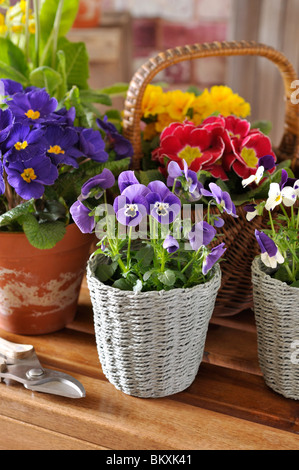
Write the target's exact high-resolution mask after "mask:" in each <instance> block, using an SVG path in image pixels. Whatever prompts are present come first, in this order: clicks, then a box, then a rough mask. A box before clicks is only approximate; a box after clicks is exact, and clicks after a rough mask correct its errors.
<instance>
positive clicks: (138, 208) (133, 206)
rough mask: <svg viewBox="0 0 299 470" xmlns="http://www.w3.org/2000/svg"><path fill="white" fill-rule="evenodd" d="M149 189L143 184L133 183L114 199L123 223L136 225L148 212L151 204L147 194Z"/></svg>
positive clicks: (118, 217) (116, 211) (115, 208)
mask: <svg viewBox="0 0 299 470" xmlns="http://www.w3.org/2000/svg"><path fill="white" fill-rule="evenodd" d="M148 193H149V189H148V188H147V187H146V186H144V185H143V184H132V185H131V186H128V187H127V188H125V189H124V190H123V192H122V193H121V195H120V196H117V198H116V199H115V200H114V204H113V209H114V212H115V213H116V218H117V220H118V221H119V222H120V223H121V224H122V225H128V226H131V227H135V226H136V225H139V223H140V222H141V220H142V219H143V217H145V216H146V215H147V214H148V211H149V204H148V202H147V199H146V196H147V194H148Z"/></svg>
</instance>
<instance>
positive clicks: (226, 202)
mask: <svg viewBox="0 0 299 470" xmlns="http://www.w3.org/2000/svg"><path fill="white" fill-rule="evenodd" d="M209 188H210V191H208V190H206V189H202V191H201V193H202V194H203V195H204V196H211V197H213V198H214V199H215V201H216V203H217V204H219V205H220V206H221V207H222V208H223V210H224V211H225V212H227V214H230V215H232V216H233V217H238V216H237V212H236V207H235V205H234V203H233V201H232V200H231V197H230V195H229V193H228V192H227V191H222V189H221V188H220V187H219V186H218V185H217V184H215V183H210V184H209Z"/></svg>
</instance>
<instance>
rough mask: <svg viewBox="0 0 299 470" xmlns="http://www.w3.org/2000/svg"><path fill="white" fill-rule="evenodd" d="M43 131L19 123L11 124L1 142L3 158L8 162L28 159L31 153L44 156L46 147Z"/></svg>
mask: <svg viewBox="0 0 299 470" xmlns="http://www.w3.org/2000/svg"><path fill="white" fill-rule="evenodd" d="M44 135H45V131H44V130H43V129H41V128H37V129H34V128H33V129H31V127H30V126H25V125H22V124H20V123H16V124H14V125H13V127H12V129H11V132H10V134H9V137H8V139H7V140H6V141H5V142H4V144H3V150H4V151H5V154H4V158H5V160H7V161H8V162H17V161H26V160H30V159H31V158H32V156H33V155H41V156H44V155H45V153H46V149H47V141H46V139H45V137H44Z"/></svg>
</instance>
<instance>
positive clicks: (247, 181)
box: [242, 175, 255, 188]
mask: <svg viewBox="0 0 299 470" xmlns="http://www.w3.org/2000/svg"><path fill="white" fill-rule="evenodd" d="M254 181H255V175H251V176H249V178H246V179H245V180H243V181H242V186H243V188H246V186H248V185H249V184H251V183H253V182H254Z"/></svg>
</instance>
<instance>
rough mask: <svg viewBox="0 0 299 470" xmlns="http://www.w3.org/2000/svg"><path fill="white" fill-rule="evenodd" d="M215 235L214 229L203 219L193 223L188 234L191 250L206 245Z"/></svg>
mask: <svg viewBox="0 0 299 470" xmlns="http://www.w3.org/2000/svg"><path fill="white" fill-rule="evenodd" d="M215 235H216V230H215V228H214V227H212V226H211V225H210V224H208V223H207V222H206V221H205V220H202V221H200V222H198V223H197V224H195V225H194V226H193V227H192V229H191V231H190V232H189V234H188V238H189V242H190V245H191V248H192V250H194V251H198V250H199V249H200V248H201V247H202V246H208V245H209V244H210V243H211V241H212V240H213V239H214V237H215Z"/></svg>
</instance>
